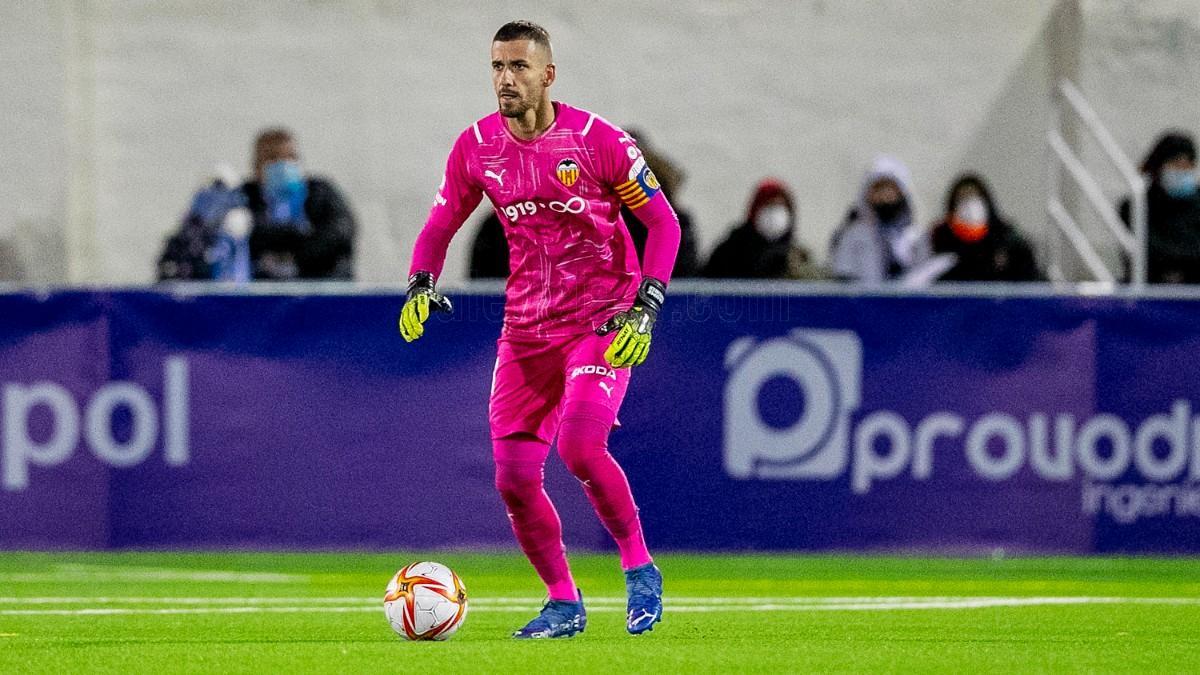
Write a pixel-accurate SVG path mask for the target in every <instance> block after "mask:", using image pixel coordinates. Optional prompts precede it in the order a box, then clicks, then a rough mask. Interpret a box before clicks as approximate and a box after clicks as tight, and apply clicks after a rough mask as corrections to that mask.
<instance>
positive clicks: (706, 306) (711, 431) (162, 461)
mask: <svg viewBox="0 0 1200 675" xmlns="http://www.w3.org/2000/svg"><path fill="white" fill-rule="evenodd" d="M729 288H730V287H728V286H720V287H717V286H712V287H709V286H694V287H690V288H688V287H686V286H685V285H683V284H679V285H678V287H677V288H673V289H672V293H671V296H670V299H669V302H668V305H667V308H666V309H665V313H664V316H663V317H662V318H660V320H659V323H658V327H657V328H656V332H655V338H654V346H653V349H652V350H651V354H650V358H649V360H648V361H647V362H646V364H645V365H644V366H641V367H639V368H638V369H637V370H636V371H635V374H634V377H633V382H632V385H631V387H630V390H629V394H628V397H627V399H626V401H625V405H624V407H623V409H622V413H621V421H622V424H623V426H622V428H620V429H618V430H617V431H615V432H614V433H613V435H612V438H611V442H610V446H611V449H612V451H613V453H614V454H615V455H616V456H617V457H618V459H619V461H620V462H621V463H622V465H623V466H624V468H625V470H626V472H627V474H628V475H629V478H630V482H631V484H632V486H633V490H634V494H635V495H636V497H637V500H638V502H639V505H640V507H641V513H642V519H643V523H644V526H645V530H646V533H647V537H648V538H649V540H650V542H651V544H652V546H653V547H654V548H655V549H658V550H666V549H688V550H791V549H794V550H854V551H926V552H947V553H955V552H967V553H970V552H986V551H994V550H998V549H1003V550H1005V551H1009V552H1021V553H1025V552H1048V553H1059V552H1062V553H1093V552H1106V553H1108V552H1197V551H1200V378H1198V377H1197V374H1198V373H1200V365H1198V364H1200V299H1197V297H1191V296H1187V297H1130V296H1111V295H1104V296H1096V297H1089V296H1086V295H1078V294H1075V295H1056V294H1054V293H1051V292H1033V293H1024V292H1022V293H1009V292H997V293H982V294H975V295H971V296H963V295H959V294H941V293H934V294H922V295H905V294H901V293H876V294H870V295H865V296H864V295H852V294H848V293H844V292H834V291H832V290H829V289H825V288H823V287H817V288H816V289H815V290H814V289H813V288H811V287H805V288H807V290H799V291H795V292H791V291H786V289H785V291H786V292H779V291H778V289H775V290H769V291H768V290H764V289H765V288H766V287H761V288H760V287H758V286H742V287H733V288H734V289H735V290H734V291H729V290H728V289H729ZM796 288H799V287H796ZM793 290H794V289H793ZM399 298H400V295H399V293H398V292H397V291H394V290H375V291H372V290H365V291H364V290H359V291H356V292H349V291H342V290H339V291H334V292H319V293H314V292H311V291H303V292H295V293H294V292H290V291H289V292H266V293H257V292H252V293H247V294H242V293H236V292H232V291H229V292H191V291H183V290H179V289H174V290H172V289H166V290H161V291H160V290H154V291H148V290H60V291H49V292H34V291H19V290H15V291H12V292H4V293H0V407H2V410H0V479H2V480H0V548H8V549H14V548H83V549H104V548H124V547H138V548H158V547H231V546H239V547H240V546H248V547H264V548H267V547H270V548H275V547H321V548H325V547H338V548H343V547H350V548H354V547H367V548H377V547H389V548H425V547H468V546H469V547H510V546H512V545H513V542H512V535H511V532H510V531H509V527H508V522H507V519H506V518H505V515H504V510H503V507H502V505H501V502H500V500H499V498H498V496H497V495H496V493H495V490H494V488H493V485H492V482H493V477H492V463H491V451H490V444H489V439H488V430H487V414H486V411H487V396H488V389H489V385H490V378H491V372H492V367H493V360H494V347H495V345H494V342H495V340H496V338H497V337H498V335H499V331H500V319H501V311H502V306H503V303H502V298H501V297H500V296H499V295H498V294H497V293H495V292H490V291H485V292H479V291H478V290H476V291H474V292H462V293H459V294H457V295H455V297H454V299H455V301H456V305H457V311H456V313H455V315H454V317H452V318H450V319H440V318H439V319H435V320H434V322H433V325H431V327H430V328H429V330H428V332H427V335H426V337H425V338H423V339H422V340H420V341H418V342H415V343H412V344H406V343H405V342H404V341H403V340H401V339H400V338H399V337H398V335H397V334H396V330H395V318H396V314H397V309H398V308H399V304H400V299H399ZM547 474H548V490H549V491H550V493H551V495H552V497H553V498H554V499H555V500H556V502H557V503H558V505H559V509H560V512H561V513H562V517H563V522H564V528H565V530H566V536H567V541H568V544H569V545H572V546H576V547H586V548H605V547H608V546H609V543H608V540H607V536H606V535H605V533H604V532H603V530H602V529H601V526H600V524H599V522H598V520H597V519H596V517H595V516H594V514H592V512H591V509H590V506H589V505H588V504H587V502H586V500H585V499H584V498H583V495H582V490H581V489H580V488H579V486H578V484H577V483H576V482H575V481H574V479H573V478H571V477H570V476H569V475H568V474H567V473H566V472H565V470H564V469H563V468H562V466H561V462H559V461H558V460H557V458H555V459H552V460H551V462H550V466H549V468H548V471H547Z"/></svg>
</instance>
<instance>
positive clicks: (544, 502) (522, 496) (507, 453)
mask: <svg viewBox="0 0 1200 675" xmlns="http://www.w3.org/2000/svg"><path fill="white" fill-rule="evenodd" d="M492 444H493V453H494V457H495V460H496V489H498V490H499V491H500V496H501V497H502V498H503V499H504V505H505V508H506V509H507V511H508V519H509V521H511V522H512V529H513V534H515V535H516V536H517V543H518V544H520V546H521V550H522V551H524V552H525V557H527V558H529V562H531V563H533V568H534V569H535V570H537V573H538V576H539V577H541V579H542V582H543V583H545V584H546V591H547V592H548V593H549V594H550V599H551V600H571V601H575V600H578V599H579V593H578V589H577V588H576V586H575V580H574V579H573V578H572V577H571V569H570V567H568V566H567V553H566V549H565V547H564V546H563V541H562V522H561V521H559V519H558V512H557V511H555V510H554V504H553V503H552V502H551V501H550V496H549V495H547V494H546V491H545V489H543V487H542V476H543V472H542V468H543V466H544V465H545V462H546V455H547V454H549V452H550V446H549V445H547V444H546V443H543V442H541V441H539V440H536V439H530V438H521V437H508V438H502V439H497V440H494V441H493V442H492Z"/></svg>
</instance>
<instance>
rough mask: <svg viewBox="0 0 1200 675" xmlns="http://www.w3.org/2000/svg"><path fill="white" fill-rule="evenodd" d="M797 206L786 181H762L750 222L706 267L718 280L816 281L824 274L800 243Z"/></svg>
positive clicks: (731, 235) (715, 252)
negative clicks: (796, 238) (797, 235)
mask: <svg viewBox="0 0 1200 675" xmlns="http://www.w3.org/2000/svg"><path fill="white" fill-rule="evenodd" d="M795 235H796V205H795V201H794V200H793V199H792V194H791V192H790V191H789V190H788V188H787V186H785V185H784V184H783V183H782V182H780V181H778V180H774V179H767V180H764V181H762V182H760V183H759V184H758V185H757V186H756V187H755V190H754V196H753V197H752V198H751V199H750V207H749V208H748V209H747V212H746V220H745V221H743V222H742V223H741V224H739V225H737V226H736V227H734V228H733V230H731V231H730V233H729V235H728V236H727V237H725V240H724V241H722V242H721V243H720V244H719V245H718V246H717V248H716V249H714V250H713V252H712V255H711V256H709V259H708V264H706V265H705V267H704V276H706V277H709V278H714V279H814V278H819V277H820V276H821V273H820V271H819V270H818V269H816V268H815V267H814V266H813V265H812V264H811V263H810V262H809V254H808V251H807V250H805V249H804V248H803V247H802V246H800V245H799V244H797V243H796V241H795Z"/></svg>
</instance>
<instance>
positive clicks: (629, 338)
mask: <svg viewBox="0 0 1200 675" xmlns="http://www.w3.org/2000/svg"><path fill="white" fill-rule="evenodd" d="M665 298H666V294H665V286H663V283H662V282H661V281H659V280H658V279H654V278H651V277H646V278H645V279H643V280H642V285H641V287H640V288H638V296H637V300H636V301H634V303H633V307H630V308H629V310H628V311H624V312H619V313H617V314H616V315H615V316H613V317H612V318H611V319H609V320H608V321H606V322H604V325H602V326H600V327H599V328H597V329H596V334H597V335H608V334H609V333H611V332H612V331H614V330H615V331H617V336H616V337H614V338H613V341H612V342H610V343H609V345H608V349H606V350H604V360H605V361H608V364H609V365H611V366H612V367H613V368H625V367H628V366H640V365H642V363H643V362H645V360H646V355H647V354H649V353H650V336H651V331H653V330H654V322H655V320H657V319H658V312H659V310H661V309H662V303H663V300H664V299H665Z"/></svg>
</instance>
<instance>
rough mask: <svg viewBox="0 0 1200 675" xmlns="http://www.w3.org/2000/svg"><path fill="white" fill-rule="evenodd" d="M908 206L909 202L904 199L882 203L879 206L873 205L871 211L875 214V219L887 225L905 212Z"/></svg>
mask: <svg viewBox="0 0 1200 675" xmlns="http://www.w3.org/2000/svg"><path fill="white" fill-rule="evenodd" d="M907 206H908V201H907V200H906V199H904V198H903V197H901V198H900V201H896V202H882V203H879V204H871V210H872V211H874V212H875V217H876V218H879V222H881V223H883V224H885V225H886V224H887V223H890V222H892V221H893V220H895V219H896V217H897V216H899V215H900V214H901V213H903V212H904V209H905V208H906V207H907Z"/></svg>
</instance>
